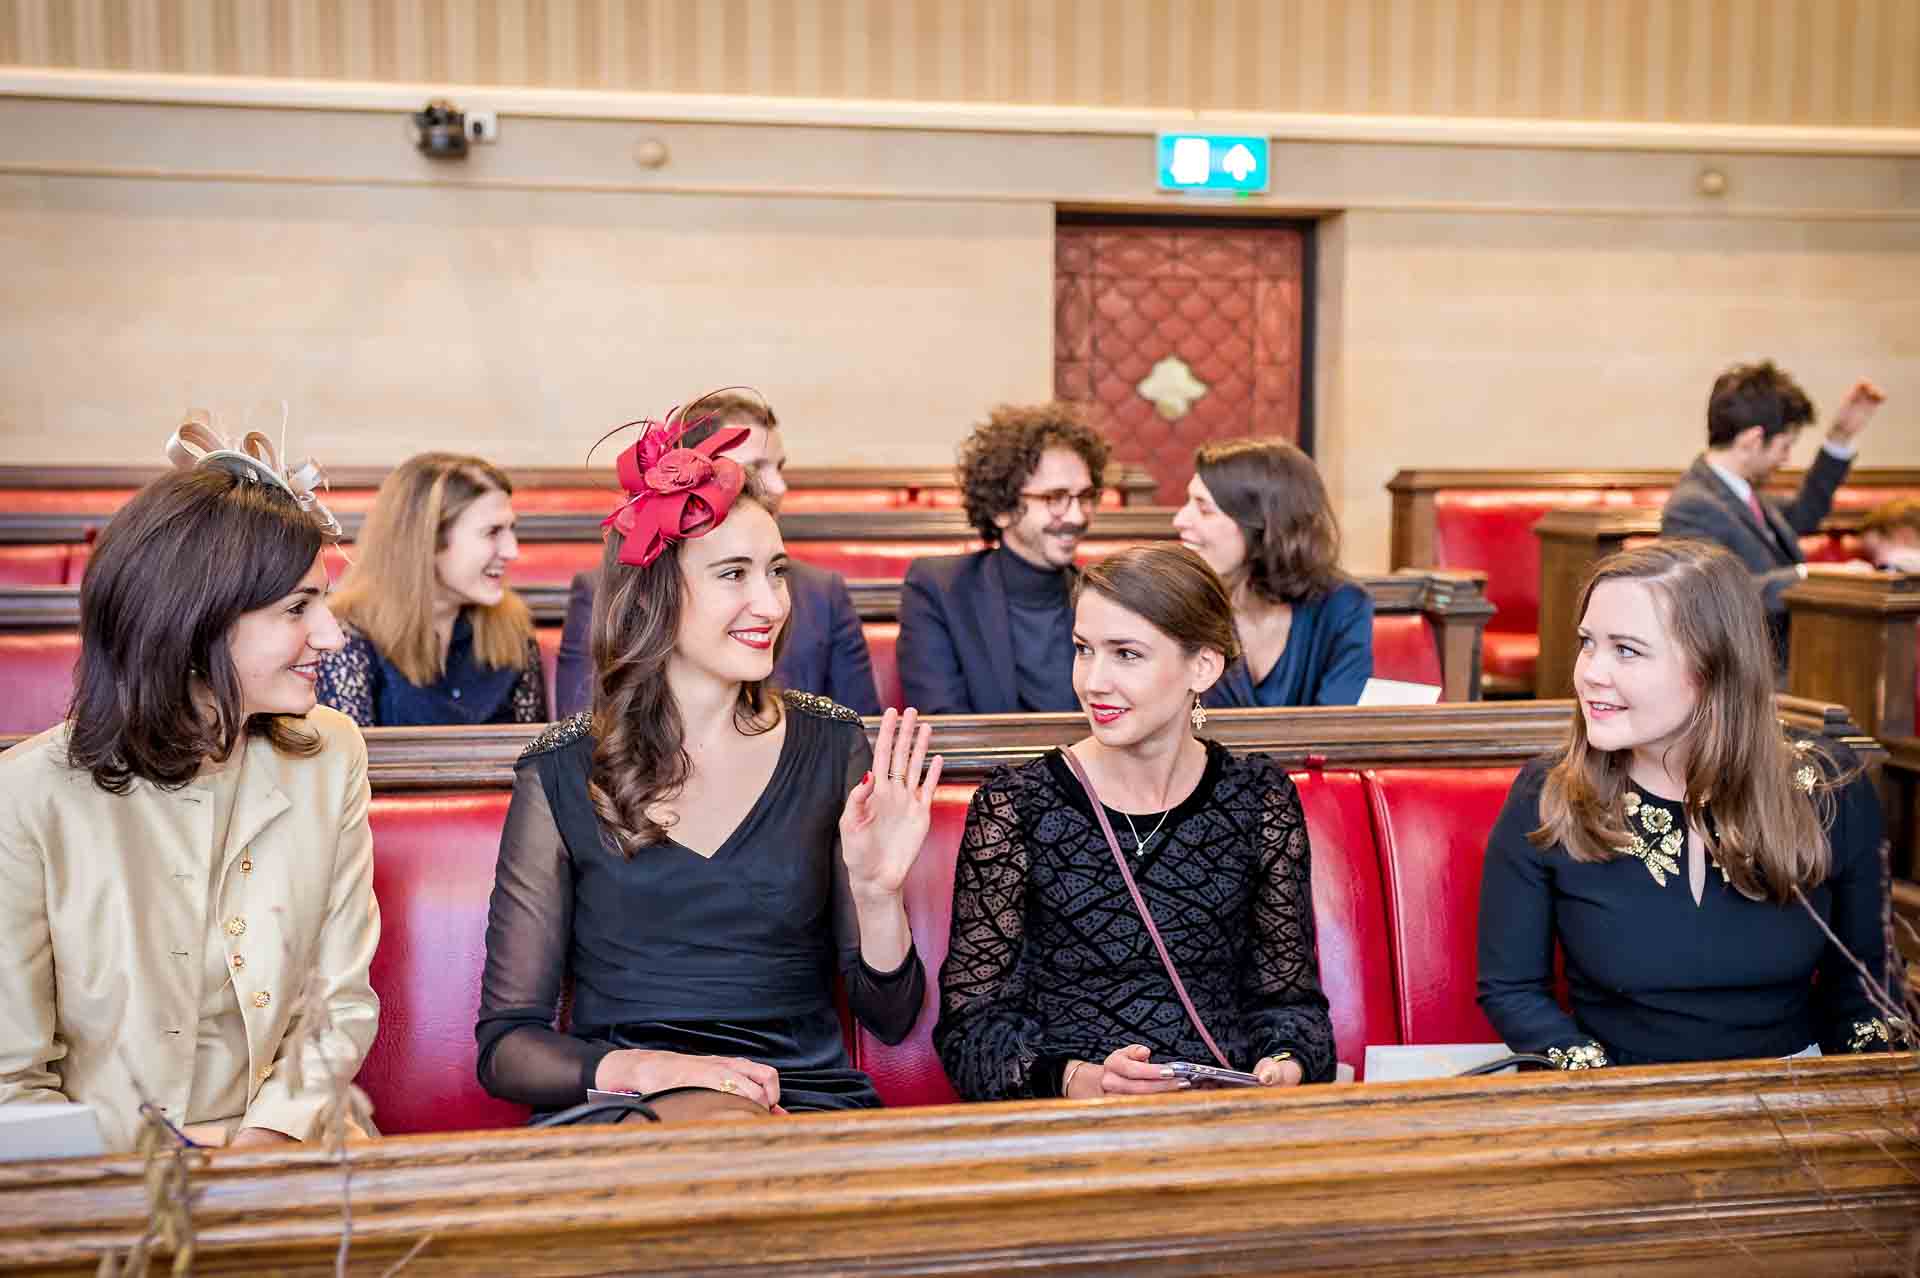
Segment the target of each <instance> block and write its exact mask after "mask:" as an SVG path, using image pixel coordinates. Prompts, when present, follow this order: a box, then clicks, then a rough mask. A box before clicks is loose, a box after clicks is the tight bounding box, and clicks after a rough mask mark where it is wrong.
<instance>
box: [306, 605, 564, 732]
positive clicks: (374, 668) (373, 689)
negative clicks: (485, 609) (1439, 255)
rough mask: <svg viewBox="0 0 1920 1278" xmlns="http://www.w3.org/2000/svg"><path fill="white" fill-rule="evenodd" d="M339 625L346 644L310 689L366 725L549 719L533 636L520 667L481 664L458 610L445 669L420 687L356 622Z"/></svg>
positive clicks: (469, 624) (326, 660) (326, 659)
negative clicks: (313, 688)
mask: <svg viewBox="0 0 1920 1278" xmlns="http://www.w3.org/2000/svg"><path fill="white" fill-rule="evenodd" d="M340 629H341V631H342V632H344V633H345V635H346V636H347V642H346V644H345V645H344V646H342V647H341V648H340V649H338V650H337V651H335V652H330V653H328V654H327V655H326V656H325V657H323V658H321V660H320V679H319V682H318V684H317V685H316V687H315V690H314V695H315V696H317V697H318V698H319V699H320V703H321V704H322V705H328V706H332V707H333V708H334V709H335V710H338V711H339V712H340V713H341V714H344V715H346V716H347V717H348V718H349V719H352V720H353V721H354V722H355V723H357V724H359V725H360V726H361V727H363V728H375V727H388V728H394V727H438V726H442V725H449V726H458V725H463V724H477V723H545V722H546V721H547V719H548V717H549V716H548V714H547V676H546V671H545V669H544V667H543V665H542V663H541V660H540V641H539V640H538V639H532V638H529V639H528V640H527V651H526V656H525V657H524V658H523V659H522V660H521V663H520V665H519V666H518V667H514V666H502V667H494V666H486V665H482V664H481V663H480V660H479V658H478V657H477V656H476V655H475V654H474V651H473V622H472V620H471V619H470V618H469V617H468V616H467V613H466V610H465V609H462V610H461V612H460V615H459V616H458V617H457V618H455V620H454V623H453V635H452V637H451V638H450V639H449V640H448V642H447V660H446V667H445V669H443V670H442V671H441V673H440V678H439V679H438V680H436V681H435V682H434V683H431V684H429V685H427V686H425V687H422V686H421V685H419V684H417V683H414V682H412V681H411V680H409V679H408V678H407V677H406V675H404V674H402V673H400V668H399V667H398V666H396V665H394V664H393V663H392V662H391V661H389V660H387V658H386V655H385V654H384V653H382V652H381V651H380V650H379V648H377V647H375V646H374V643H373V640H371V639H369V638H367V636H366V634H365V633H364V632H362V631H361V630H360V629H359V628H358V627H356V626H351V625H345V624H343V625H342V626H341V627H340Z"/></svg>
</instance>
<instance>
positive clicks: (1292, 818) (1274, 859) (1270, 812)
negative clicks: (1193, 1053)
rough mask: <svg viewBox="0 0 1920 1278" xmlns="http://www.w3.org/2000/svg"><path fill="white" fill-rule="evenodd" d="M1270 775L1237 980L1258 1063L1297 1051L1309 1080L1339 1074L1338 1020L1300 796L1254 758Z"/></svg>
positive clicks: (1265, 763) (1284, 777)
mask: <svg viewBox="0 0 1920 1278" xmlns="http://www.w3.org/2000/svg"><path fill="white" fill-rule="evenodd" d="M1254 761H1257V762H1258V764H1259V765H1261V767H1262V771H1263V772H1264V773H1265V775H1264V777H1263V785H1262V791H1263V793H1262V795H1261V802H1260V809H1261V820H1260V844H1259V849H1258V856H1259V864H1260V881H1259V886H1258V888H1257V889H1256V890H1255V893H1254V899H1253V946H1252V951H1251V954H1250V955H1249V957H1250V960H1251V961H1250V962H1249V963H1247V965H1246V968H1245V970H1244V971H1243V972H1242V973H1241V976H1240V1005H1241V1008H1242V1009H1243V1012H1244V1015H1245V1016H1246V1026H1247V1042H1248V1045H1249V1046H1250V1047H1251V1048H1252V1053H1251V1054H1252V1056H1253V1058H1254V1059H1255V1060H1256V1061H1257V1060H1261V1059H1264V1058H1265V1057H1268V1056H1271V1055H1273V1054H1274V1053H1275V1052H1281V1051H1287V1052H1292V1053H1293V1054H1294V1056H1295V1057H1296V1058H1298V1060H1299V1061H1300V1068H1301V1069H1302V1070H1303V1071H1304V1074H1305V1080H1306V1081H1307V1082H1310V1083H1325V1082H1330V1081H1332V1079H1333V1075H1334V1050H1333V1018H1332V1017H1331V1016H1330V1015H1328V1012H1327V998H1326V995H1325V994H1323V993H1321V992H1320V962H1319V957H1318V955H1317V954H1316V952H1315V949H1314V927H1313V867H1312V849H1311V847H1310V845H1309V843H1308V840H1307V819H1306V814H1305V813H1304V812H1303V811H1302V810H1301V807H1300V792H1299V791H1298V790H1297V789H1295V788H1294V784H1293V781H1292V780H1291V779H1290V778H1289V777H1288V776H1287V774H1286V773H1284V772H1282V771H1281V770H1280V769H1279V768H1278V767H1277V766H1275V765H1274V764H1273V762H1272V761H1271V760H1269V759H1266V758H1263V757H1261V756H1258V755H1256V756H1254V758H1253V759H1252V760H1249V762H1254Z"/></svg>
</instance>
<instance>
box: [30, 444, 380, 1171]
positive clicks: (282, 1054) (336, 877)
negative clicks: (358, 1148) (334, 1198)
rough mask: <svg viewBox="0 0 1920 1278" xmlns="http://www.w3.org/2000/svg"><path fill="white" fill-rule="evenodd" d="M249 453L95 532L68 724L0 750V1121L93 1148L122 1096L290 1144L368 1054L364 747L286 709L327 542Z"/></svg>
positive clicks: (305, 671) (321, 615) (228, 456)
mask: <svg viewBox="0 0 1920 1278" xmlns="http://www.w3.org/2000/svg"><path fill="white" fill-rule="evenodd" d="M189 438H190V439H191V438H193V437H192V436H190V437H189ZM202 438H203V442H206V441H205V439H204V436H203V437H202ZM254 439H257V437H250V445H249V447H250V454H249V453H240V452H232V451H228V450H225V449H218V450H206V455H204V456H202V455H201V450H192V451H190V452H189V454H188V457H187V460H188V461H189V462H192V461H194V460H196V459H197V463H198V464H193V465H189V466H188V468H186V469H182V470H177V471H175V472H173V473H171V474H168V475H166V476H165V477H163V478H161V479H159V480H156V481H155V482H154V483H152V484H150V485H148V486H147V487H146V488H145V489H143V490H142V491H141V492H140V493H139V494H138V495H137V496H136V497H135V498H134V499H133V500H132V501H131V502H130V503H129V504H128V505H127V506H126V507H125V508H124V509H123V510H122V511H121V512H120V513H119V514H118V515H116V516H115V518H114V520H113V522H112V523H111V524H109V525H108V527H107V529H106V531H105V533H104V534H103V535H102V536H101V538H100V542H99V545H98V548H97V550H96V552H95V554H94V556H93V558H92V561H91V563H90V565H89V567H88V570H87V576H86V580H85V583H84V584H83V586H82V587H81V595H80V613H81V622H80V624H81V643H82V655H81V659H80V667H79V670H78V672H77V686H76V691H75V695H74V701H73V706H72V710H71V713H70V716H69V719H68V721H67V722H66V723H63V724H61V725H60V726H58V727H55V728H53V729H50V730H49V731H47V732H43V733H41V734H40V735H38V736H36V737H34V738H32V739H30V740H28V741H25V742H22V743H21V744H20V745H18V746H16V747H14V748H13V749H11V750H9V751H7V752H6V753H5V754H4V755H0V1104H7V1105H12V1104H29V1103H39V1104H65V1103H70V1102H78V1103H84V1104H87V1105H90V1106H92V1107H93V1109H94V1111H95V1113H96V1115H97V1117H98V1119H99V1123H100V1129H101V1134H102V1137H103V1138H104V1140H105V1143H106V1146H107V1148H108V1149H109V1150H116V1151H117V1150H127V1149H130V1148H132V1147H133V1145H134V1142H135V1140H136V1138H137V1135H138V1132H139V1128H140V1123H141V1118H140V1106H141V1102H142V1098H143V1097H144V1098H146V1099H147V1100H150V1101H151V1103H152V1104H153V1105H154V1107H155V1108H156V1109H158V1110H159V1111H160V1112H161V1113H162V1114H163V1115H164V1116H165V1117H166V1118H167V1120H168V1121H169V1122H171V1123H172V1124H174V1125H175V1126H176V1127H178V1128H181V1129H182V1130H184V1131H185V1132H186V1133H187V1134H188V1135H189V1136H190V1137H192V1138H193V1139H195V1140H198V1141H199V1142H201V1143H203V1144H231V1145H234V1146H254V1145H265V1144H271V1143H275V1142H279V1141H286V1140H309V1139H314V1138H317V1137H318V1136H320V1135H321V1134H322V1130H323V1110H325V1109H326V1107H327V1106H328V1103H329V1102H330V1101H331V1100H332V1099H333V1097H334V1095H335V1089H334V1088H333V1087H332V1086H330V1083H329V1079H330V1078H331V1077H334V1076H338V1077H340V1078H342V1079H350V1078H351V1077H352V1076H353V1074H354V1073H355V1072H356V1071H357V1070H358V1068H359V1064H360V1060H361V1058H362V1057H363V1056H364V1055H365V1054H366V1050H367V1048H368V1046H369V1045H370V1044H371V1043H372V1042H373V1035H374V1027H375V1022H376V1019H377V1016H378V1011H379V1000H378V999H377V998H376V996H375V995H374V992H373V989H372V987H371V986H370V985H369V984H368V981H367V971H368V966H369V964H370V963H371V962H372V959H373V952H374V946H375V944H376V942H377V941H378V939H379V932H380V923H379V912H378V909H377V907H376V905H375V903H374V899H373V853H372V844H371V839H370V836H369V834H368V829H367V804H368V788H367V763H366V746H365V744H364V742H363V741H362V740H361V738H360V733H359V730H358V729H357V728H355V727H354V726H353V724H352V723H351V722H349V721H348V720H347V719H346V718H345V717H344V716H342V715H339V714H337V713H335V712H333V711H331V710H327V709H325V708H316V707H315V705H314V695H313V681H314V677H315V673H316V669H317V664H318V661H319V659H320V657H321V655H322V654H323V653H325V652H328V651H331V650H332V649H334V648H337V647H338V646H339V645H340V642H341V634H340V628H339V626H338V625H337V624H336V623H335V622H334V620H333V617H332V615H331V614H330V613H329V612H328V611H327V605H326V588H327V576H326V569H325V564H324V562H323V560H322V556H321V551H322V547H323V544H324V538H325V536H326V534H327V532H328V531H329V525H331V523H332V521H331V519H330V518H322V517H324V516H325V511H324V508H322V509H321V510H320V511H319V512H318V516H316V514H315V513H314V512H313V511H312V510H311V509H309V507H311V506H312V505H313V503H312V502H311V499H310V498H307V499H306V501H305V502H304V503H303V501H302V500H301V499H302V498H303V497H306V494H305V493H304V492H302V493H300V494H299V495H298V496H296V492H295V490H296V489H297V488H302V487H304V486H303V485H302V484H301V483H300V477H299V476H298V475H295V476H293V477H291V478H289V477H288V476H286V475H285V474H284V473H283V472H282V471H281V470H280V469H279V467H278V465H277V464H276V463H275V462H274V460H273V458H272V450H271V448H270V446H266V445H265V441H264V440H260V441H258V444H253V443H252V440H254ZM214 442H217V441H214ZM178 443H179V440H176V445H177V444H178ZM175 451H178V450H177V449H176V450H175ZM261 454H264V456H261ZM176 460H179V459H178V458H176ZM332 530H333V531H336V532H337V526H334V527H333V529H332Z"/></svg>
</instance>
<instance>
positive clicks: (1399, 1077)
mask: <svg viewBox="0 0 1920 1278" xmlns="http://www.w3.org/2000/svg"><path fill="white" fill-rule="evenodd" d="M1511 1055H1513V1051H1512V1049H1511V1048H1509V1047H1508V1046H1507V1045H1506V1044H1505V1043H1414V1044H1400V1043H1390V1044H1370V1045H1369V1046H1368V1047H1367V1077H1366V1081H1367V1082H1369V1083H1404V1082H1406V1081H1407V1080H1408V1079H1413V1078H1452V1077H1453V1076H1454V1075H1456V1074H1458V1073H1460V1071H1462V1070H1468V1069H1472V1068H1473V1067H1474V1066H1475V1065H1485V1064H1486V1063H1487V1062H1488V1061H1497V1060H1499V1059H1500V1058H1501V1057H1502V1056H1511Z"/></svg>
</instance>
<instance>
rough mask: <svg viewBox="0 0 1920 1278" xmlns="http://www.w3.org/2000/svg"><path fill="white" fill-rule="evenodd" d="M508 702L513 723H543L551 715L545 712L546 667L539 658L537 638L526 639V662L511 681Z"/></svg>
mask: <svg viewBox="0 0 1920 1278" xmlns="http://www.w3.org/2000/svg"><path fill="white" fill-rule="evenodd" d="M509 704H510V705H512V707H513V722H515V723H545V722H547V720H548V719H550V718H551V717H552V716H551V715H549V714H548V713H547V668H546V663H545V662H543V661H542V660H541V659H540V641H539V640H538V639H529V640H527V664H526V665H525V666H524V667H522V668H521V671H520V677H519V678H518V679H516V680H514V682H513V692H512V693H511V694H510V695H509Z"/></svg>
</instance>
